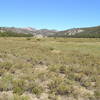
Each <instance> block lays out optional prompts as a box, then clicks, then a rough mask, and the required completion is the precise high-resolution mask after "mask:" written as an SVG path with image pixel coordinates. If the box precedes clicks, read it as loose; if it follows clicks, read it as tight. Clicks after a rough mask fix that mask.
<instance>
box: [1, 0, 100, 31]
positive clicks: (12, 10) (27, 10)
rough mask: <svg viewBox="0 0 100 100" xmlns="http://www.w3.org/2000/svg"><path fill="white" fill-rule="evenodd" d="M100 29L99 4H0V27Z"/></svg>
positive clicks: (46, 0) (18, 0) (44, 0)
mask: <svg viewBox="0 0 100 100" xmlns="http://www.w3.org/2000/svg"><path fill="white" fill-rule="evenodd" d="M98 25H100V0H0V26H1V27H3V26H8V27H33V28H37V29H45V28H46V29H56V30H64V29H69V28H79V27H91V26H98Z"/></svg>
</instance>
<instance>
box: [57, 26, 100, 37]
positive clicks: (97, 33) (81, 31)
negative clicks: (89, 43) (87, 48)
mask: <svg viewBox="0 0 100 100" xmlns="http://www.w3.org/2000/svg"><path fill="white" fill-rule="evenodd" d="M55 36H57V37H100V26H97V27H88V28H74V29H69V30H65V31H59V32H58V33H56V35H55Z"/></svg>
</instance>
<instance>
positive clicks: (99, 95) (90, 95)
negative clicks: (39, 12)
mask: <svg viewBox="0 0 100 100" xmlns="http://www.w3.org/2000/svg"><path fill="white" fill-rule="evenodd" d="M0 100H100V39H99V38H98V39H97V38H95V39H92V38H84V39H82V38H80V39H77V38H55V39H54V38H42V39H39V38H37V39H36V38H11V37H9V38H6V37H5V38H0Z"/></svg>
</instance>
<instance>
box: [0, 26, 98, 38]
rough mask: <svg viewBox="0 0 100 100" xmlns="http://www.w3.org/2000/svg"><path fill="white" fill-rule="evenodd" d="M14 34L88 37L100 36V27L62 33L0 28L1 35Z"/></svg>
mask: <svg viewBox="0 0 100 100" xmlns="http://www.w3.org/2000/svg"><path fill="white" fill-rule="evenodd" d="M4 32H9V33H10V32H13V33H16V34H31V35H32V36H36V35H42V36H47V37H84V35H85V37H87V36H86V35H88V36H90V35H92V36H93V37H95V35H99V34H100V26H95V27H85V28H72V29H67V30H62V31H57V30H49V29H35V28H32V27H26V28H16V27H0V33H4Z"/></svg>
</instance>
